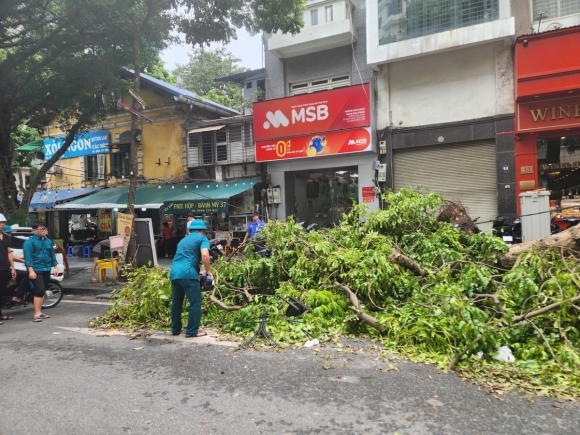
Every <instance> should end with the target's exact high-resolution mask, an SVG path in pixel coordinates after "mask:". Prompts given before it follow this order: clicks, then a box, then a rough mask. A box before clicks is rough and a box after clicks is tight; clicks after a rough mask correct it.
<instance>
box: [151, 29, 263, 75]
mask: <svg viewBox="0 0 580 435" xmlns="http://www.w3.org/2000/svg"><path fill="white" fill-rule="evenodd" d="M237 32H238V39H236V40H232V42H230V43H229V44H227V45H226V48H227V50H228V51H229V52H231V53H232V54H233V55H234V56H236V57H239V58H240V59H242V61H241V66H244V67H246V68H250V69H258V68H262V67H263V65H262V38H261V36H260V35H256V36H250V34H249V33H248V32H247V31H246V30H245V29H239V30H238V31H237ZM222 45H223V44H212V45H211V48H212V49H215V48H218V47H221V46H222ZM191 48H192V47H191V46H189V45H186V44H183V45H172V46H171V47H169V48H168V49H166V50H164V51H163V52H162V53H161V59H162V60H163V62H164V63H165V68H167V69H168V70H173V69H174V68H175V67H176V65H177V64H181V65H183V64H186V63H187V61H188V57H187V54H188V53H189V52H190V51H191Z"/></svg>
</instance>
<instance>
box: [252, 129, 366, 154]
mask: <svg viewBox="0 0 580 435" xmlns="http://www.w3.org/2000/svg"><path fill="white" fill-rule="evenodd" d="M370 149H371V135H370V133H369V131H368V130H367V129H364V128H357V129H355V130H345V131H335V132H328V133H320V134H312V135H307V136H299V137H293V138H281V139H270V140H264V141H257V142H256V161H257V162H268V161H274V160H286V159H299V158H304V157H312V158H314V157H316V156H328V155H333V154H344V153H353V152H359V151H368V150H370Z"/></svg>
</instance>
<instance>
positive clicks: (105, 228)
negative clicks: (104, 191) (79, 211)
mask: <svg viewBox="0 0 580 435" xmlns="http://www.w3.org/2000/svg"><path fill="white" fill-rule="evenodd" d="M97 216H98V224H97V225H98V227H99V233H110V232H111V231H113V225H112V224H113V221H112V219H111V213H110V212H108V211H106V210H98V215H97Z"/></svg>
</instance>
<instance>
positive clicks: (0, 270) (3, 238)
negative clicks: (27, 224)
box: [0, 213, 16, 325]
mask: <svg viewBox="0 0 580 435" xmlns="http://www.w3.org/2000/svg"><path fill="white" fill-rule="evenodd" d="M7 230H8V231H7ZM10 231H11V230H10V226H8V228H7V225H6V216H4V215H3V214H2V213H0V298H1V299H4V296H5V294H6V287H7V285H8V282H9V281H10V279H13V278H16V269H15V268H14V258H13V257H12V250H11V249H10V245H11V241H12V238H11V237H10V236H9V235H8V233H9V232H10ZM1 320H12V317H10V316H4V315H3V314H2V308H1V306H0V325H2V324H3V322H1Z"/></svg>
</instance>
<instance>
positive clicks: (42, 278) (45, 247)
mask: <svg viewBox="0 0 580 435" xmlns="http://www.w3.org/2000/svg"><path fill="white" fill-rule="evenodd" d="M32 230H33V231H34V235H33V236H32V237H29V238H28V239H27V240H26V241H25V242H24V245H23V246H22V249H23V251H24V265H25V266H26V269H27V270H28V278H29V279H30V281H31V282H32V283H33V285H34V316H33V319H32V321H33V322H42V320H43V319H48V318H49V317H50V316H48V315H46V314H44V313H43V312H42V302H43V301H44V293H45V290H46V288H47V286H48V283H49V282H50V270H51V269H52V268H54V274H55V275H58V267H57V266H58V262H57V261H56V255H55V254H54V248H53V242H52V240H50V239H49V238H48V237H47V236H46V232H47V228H46V222H43V221H34V222H33V224H32Z"/></svg>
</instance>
